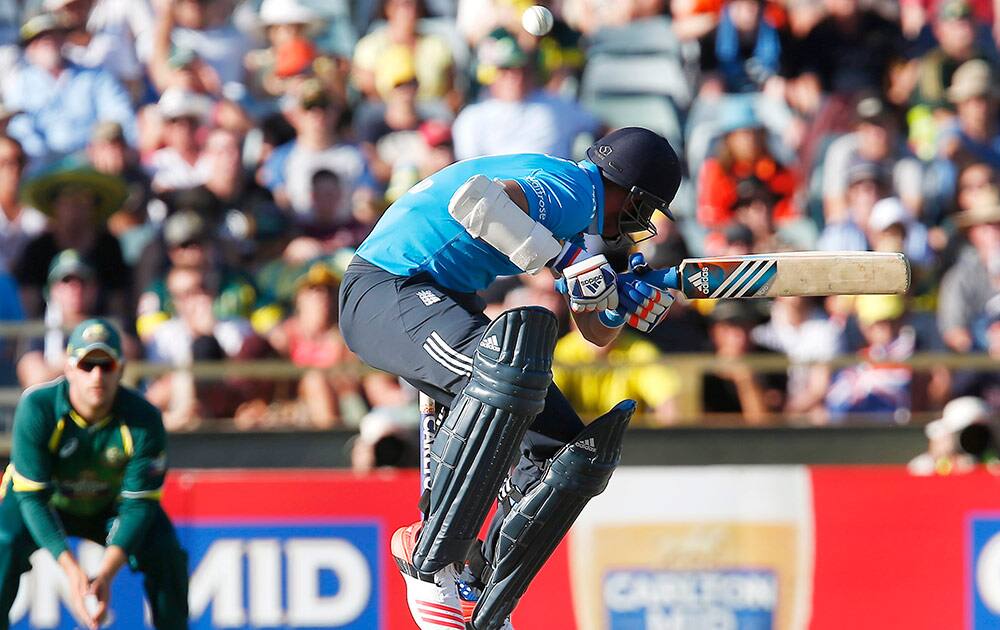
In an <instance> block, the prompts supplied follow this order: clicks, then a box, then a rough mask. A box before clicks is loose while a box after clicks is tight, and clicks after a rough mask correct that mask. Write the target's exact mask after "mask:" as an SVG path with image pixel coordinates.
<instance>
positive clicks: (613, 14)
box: [562, 0, 667, 35]
mask: <svg viewBox="0 0 1000 630" xmlns="http://www.w3.org/2000/svg"><path fill="white" fill-rule="evenodd" d="M666 8H667V3H666V1H665V0H616V1H615V2H605V1H604V0H565V1H564V2H563V5H562V13H563V17H564V18H565V20H566V22H567V23H568V24H569V25H570V26H571V27H573V28H574V29H575V30H577V31H580V32H581V33H583V34H584V35H590V34H592V33H596V32H597V31H599V30H600V29H602V28H606V27H609V26H623V25H625V24H628V23H629V22H634V21H636V20H641V19H643V18H647V17H653V16H654V15H661V14H663V13H665V12H666Z"/></svg>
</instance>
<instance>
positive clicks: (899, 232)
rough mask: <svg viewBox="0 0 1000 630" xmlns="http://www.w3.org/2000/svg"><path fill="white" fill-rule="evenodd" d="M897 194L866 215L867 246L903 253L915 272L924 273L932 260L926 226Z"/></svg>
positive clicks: (881, 201) (878, 249) (872, 248)
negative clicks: (868, 215)
mask: <svg viewBox="0 0 1000 630" xmlns="http://www.w3.org/2000/svg"><path fill="white" fill-rule="evenodd" d="M913 215H914V213H913V212H912V211H910V210H909V209H908V208H906V207H905V206H904V205H903V202H902V201H900V200H899V199H898V198H897V197H887V198H885V199H882V200H880V201H879V202H878V203H876V204H875V206H874V207H873V208H872V214H871V216H870V217H869V218H868V233H867V237H868V243H869V245H870V246H869V249H871V250H872V251H876V252H902V253H904V254H906V257H907V259H908V260H909V261H910V264H911V265H912V266H913V267H915V268H916V269H915V270H914V271H916V272H918V273H923V272H924V271H926V270H927V269H928V268H929V267H930V266H931V264H933V262H934V253H933V252H932V251H931V248H930V244H929V243H928V240H927V227H926V226H925V225H924V224H923V223H921V222H919V221H917V220H916V218H914V216H913Z"/></svg>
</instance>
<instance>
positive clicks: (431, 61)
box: [353, 28, 453, 100]
mask: <svg viewBox="0 0 1000 630" xmlns="http://www.w3.org/2000/svg"><path fill="white" fill-rule="evenodd" d="M400 49H402V50H403V51H405V52H407V53H409V54H411V55H412V61H411V63H412V66H413V67H414V68H415V69H416V73H417V85H418V86H419V87H418V89H417V98H419V99H422V100H426V99H431V100H433V99H441V98H443V97H444V96H445V95H446V94H447V93H448V90H449V89H451V67H452V63H453V61H452V56H451V48H450V47H449V46H448V42H446V41H445V40H444V39H442V38H440V37H437V36H434V35H419V36H418V37H417V43H416V46H414V48H413V49H408V48H404V47H402V46H400V45H399V44H395V43H393V42H392V41H391V40H390V39H389V34H388V32H387V31H386V29H384V28H383V29H379V30H376V31H373V32H372V33H369V34H368V35H365V36H364V37H362V38H361V40H360V41H359V42H358V45H357V46H356V47H355V48H354V63H353V66H354V72H355V80H356V81H357V83H358V87H360V88H361V90H362V91H363V92H366V93H368V91H369V89H375V90H378V89H379V88H378V86H376V85H375V84H374V77H375V76H376V75H377V74H378V70H379V67H380V66H381V65H383V64H386V63H388V64H395V63H397V62H398V60H399V57H398V55H399V53H400ZM380 96H381V97H382V98H385V94H381V95H380Z"/></svg>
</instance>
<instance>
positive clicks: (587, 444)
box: [576, 438, 597, 453]
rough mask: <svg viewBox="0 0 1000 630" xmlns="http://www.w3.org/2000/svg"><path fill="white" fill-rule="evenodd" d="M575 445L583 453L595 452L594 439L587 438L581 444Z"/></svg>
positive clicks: (595, 444)
mask: <svg viewBox="0 0 1000 630" xmlns="http://www.w3.org/2000/svg"><path fill="white" fill-rule="evenodd" d="M576 445H577V446H579V447H580V448H582V449H583V450H585V451H590V452H591V453H596V452H597V443H596V442H594V438H587V439H586V440H584V441H582V442H577V443H576Z"/></svg>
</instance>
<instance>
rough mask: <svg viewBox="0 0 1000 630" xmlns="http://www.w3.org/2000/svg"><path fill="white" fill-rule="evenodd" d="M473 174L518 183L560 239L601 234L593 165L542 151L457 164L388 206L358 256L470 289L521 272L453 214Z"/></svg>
mask: <svg viewBox="0 0 1000 630" xmlns="http://www.w3.org/2000/svg"><path fill="white" fill-rule="evenodd" d="M474 175H485V176H486V177H489V178H490V179H509V180H514V181H516V182H517V183H518V184H520V185H521V189H522V190H523V191H524V195H525V197H527V199H528V206H529V214H530V215H531V218H532V219H534V220H536V221H538V222H539V223H541V224H542V225H544V226H545V227H547V228H548V229H549V230H550V231H551V232H552V235H553V236H555V237H556V238H557V239H559V240H561V241H567V240H569V241H574V242H577V243H581V244H582V239H583V234H584V233H590V234H598V233H600V231H601V226H602V224H603V223H604V186H603V184H602V182H601V174H600V170H599V169H598V168H597V166H596V165H594V164H593V163H592V162H590V161H588V160H584V161H582V162H579V163H576V162H572V161H570V160H564V159H561V158H555V157H552V156H549V155H542V154H540V153H524V154H518V155H500V156H491V157H482V158H474V159H471V160H464V161H462V162H457V163H455V164H452V165H451V166H449V167H447V168H444V169H441V170H440V171H438V172H437V173H435V174H434V175H431V176H430V177H428V178H427V179H425V180H423V181H422V182H420V183H418V184H417V185H415V186H414V187H413V188H411V189H410V190H409V191H407V192H406V194H404V195H403V196H402V197H400V198H399V199H398V200H397V201H396V203H394V204H392V206H390V207H389V209H388V210H387V211H386V213H385V215H384V216H383V217H382V218H381V219H380V220H379V222H378V224H377V225H376V226H375V229H374V230H373V231H372V233H371V234H370V235H369V236H368V238H367V239H365V242H364V243H362V244H361V246H360V247H359V248H358V251H357V254H358V256H360V257H361V258H364V259H365V260H367V261H368V262H370V263H372V264H374V265H376V266H378V267H381V268H382V269H385V270H386V271H388V272H389V273H392V274H395V275H397V276H412V275H414V274H417V273H420V272H428V273H430V275H431V277H433V278H434V279H435V280H436V281H437V282H438V283H439V284H441V285H442V286H444V287H446V288H448V289H452V290H454V291H462V292H469V293H471V292H474V291H479V290H481V289H485V288H486V287H487V286H489V284H490V283H491V282H493V281H494V280H495V279H496V278H497V277H498V276H513V275H517V274H519V273H522V271H521V269H519V268H518V267H517V266H516V265H514V263H512V262H510V260H509V259H508V258H507V256H506V255H504V254H501V253H500V252H499V251H497V250H496V249H495V248H494V247H493V246H492V245H489V244H488V243H486V242H485V241H483V240H480V239H475V238H472V237H471V236H470V235H469V233H468V232H466V231H465V228H464V227H462V224H461V223H459V222H458V221H456V220H455V219H454V218H452V216H451V215H450V214H449V213H448V202H449V201H450V200H451V198H452V196H453V195H454V194H455V191H456V190H458V188H459V187H460V186H461V185H462V184H464V183H465V182H466V181H468V179H469V178H470V177H472V176H474Z"/></svg>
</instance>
